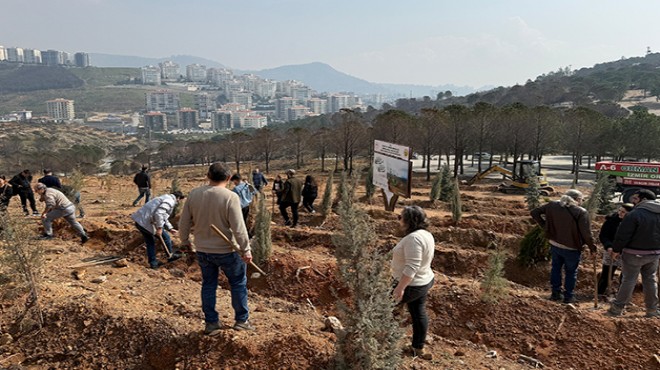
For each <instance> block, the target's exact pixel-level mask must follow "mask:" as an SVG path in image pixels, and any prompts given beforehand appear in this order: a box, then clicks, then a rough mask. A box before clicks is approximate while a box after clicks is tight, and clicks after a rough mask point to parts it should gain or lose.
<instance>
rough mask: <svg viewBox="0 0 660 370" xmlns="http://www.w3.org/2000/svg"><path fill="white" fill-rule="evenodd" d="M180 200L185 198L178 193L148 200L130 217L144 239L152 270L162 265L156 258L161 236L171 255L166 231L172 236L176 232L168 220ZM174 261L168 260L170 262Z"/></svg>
mask: <svg viewBox="0 0 660 370" xmlns="http://www.w3.org/2000/svg"><path fill="white" fill-rule="evenodd" d="M182 199H185V196H184V195H183V193H181V192H180V191H175V192H174V193H172V194H165V195H161V196H159V197H157V198H154V199H152V200H150V201H149V202H147V204H145V205H144V206H142V208H140V209H139V210H138V211H137V212H135V213H133V214H132V215H131V218H132V219H133V221H135V227H137V229H138V230H139V231H140V233H142V236H143V237H144V243H145V244H146V245H147V259H148V261H149V266H150V267H151V268H152V269H157V268H158V267H160V266H162V265H163V264H162V263H161V262H160V261H158V259H157V258H156V240H157V239H160V237H161V236H162V237H163V241H164V242H165V245H166V246H167V249H168V250H169V251H170V254H171V253H172V239H170V235H169V234H168V231H169V232H171V233H172V235H176V234H177V231H176V229H174V227H173V226H172V224H171V223H170V221H169V218H170V216H171V215H172V212H174V208H175V207H176V204H177V202H178V201H179V200H182ZM174 259H175V258H170V261H171V260H174ZM168 262H169V261H168Z"/></svg>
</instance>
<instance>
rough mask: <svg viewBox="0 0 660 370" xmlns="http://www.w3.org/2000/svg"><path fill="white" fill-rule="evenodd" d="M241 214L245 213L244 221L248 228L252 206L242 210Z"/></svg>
mask: <svg viewBox="0 0 660 370" xmlns="http://www.w3.org/2000/svg"><path fill="white" fill-rule="evenodd" d="M241 212H243V221H244V222H245V227H247V220H248V217H249V216H250V206H247V207H244V208H241Z"/></svg>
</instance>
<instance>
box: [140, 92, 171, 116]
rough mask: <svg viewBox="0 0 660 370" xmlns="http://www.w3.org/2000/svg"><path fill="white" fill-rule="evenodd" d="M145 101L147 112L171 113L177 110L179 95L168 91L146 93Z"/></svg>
mask: <svg viewBox="0 0 660 370" xmlns="http://www.w3.org/2000/svg"><path fill="white" fill-rule="evenodd" d="M145 100H146V108H147V111H154V112H164V113H173V112H176V111H178V110H179V94H178V93H174V92H171V91H169V90H157V91H148V92H147V93H146V94H145Z"/></svg>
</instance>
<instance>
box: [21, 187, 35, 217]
mask: <svg viewBox="0 0 660 370" xmlns="http://www.w3.org/2000/svg"><path fill="white" fill-rule="evenodd" d="M18 196H19V197H20V198H21V205H22V206H23V212H27V211H28V209H27V202H28V200H29V201H30V208H32V212H39V211H37V204H36V202H35V201H34V192H32V191H19V192H18Z"/></svg>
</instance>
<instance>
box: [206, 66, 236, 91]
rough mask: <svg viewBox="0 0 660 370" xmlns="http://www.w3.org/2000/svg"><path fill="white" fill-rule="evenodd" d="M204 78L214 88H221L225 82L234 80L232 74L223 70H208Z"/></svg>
mask: <svg viewBox="0 0 660 370" xmlns="http://www.w3.org/2000/svg"><path fill="white" fill-rule="evenodd" d="M206 77H207V78H208V79H209V81H210V82H211V83H212V84H214V85H215V86H218V87H222V86H223V84H224V82H225V81H231V80H232V79H234V74H233V73H232V71H230V70H228V69H225V68H209V69H208V70H207V71H206Z"/></svg>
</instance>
